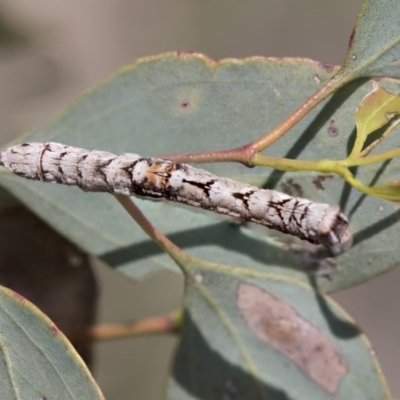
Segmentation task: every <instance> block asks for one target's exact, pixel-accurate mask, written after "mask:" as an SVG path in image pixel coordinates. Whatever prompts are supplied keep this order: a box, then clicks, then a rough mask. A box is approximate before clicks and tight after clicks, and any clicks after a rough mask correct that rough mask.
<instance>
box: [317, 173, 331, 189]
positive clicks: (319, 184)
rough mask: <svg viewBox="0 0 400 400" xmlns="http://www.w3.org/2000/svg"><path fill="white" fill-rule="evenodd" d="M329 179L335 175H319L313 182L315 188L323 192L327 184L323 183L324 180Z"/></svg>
mask: <svg viewBox="0 0 400 400" xmlns="http://www.w3.org/2000/svg"><path fill="white" fill-rule="evenodd" d="M328 179H333V175H318V176H317V177H316V178H315V179H314V180H313V181H312V183H313V184H314V186H315V188H316V189H317V190H319V191H320V192H322V191H323V190H325V186H324V185H323V183H324V181H326V180H328Z"/></svg>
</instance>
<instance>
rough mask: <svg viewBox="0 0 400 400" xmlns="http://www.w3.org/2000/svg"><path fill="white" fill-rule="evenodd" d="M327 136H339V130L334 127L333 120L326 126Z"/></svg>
mask: <svg viewBox="0 0 400 400" xmlns="http://www.w3.org/2000/svg"><path fill="white" fill-rule="evenodd" d="M328 135H329V136H330V137H336V136H338V135H339V128H338V127H337V126H336V123H335V120H334V119H331V120H330V121H329V126H328Z"/></svg>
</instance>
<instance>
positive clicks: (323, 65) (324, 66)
mask: <svg viewBox="0 0 400 400" xmlns="http://www.w3.org/2000/svg"><path fill="white" fill-rule="evenodd" d="M318 65H319V67H320V68H322V69H324V70H325V71H326V72H331V71H332V70H333V69H334V68H335V66H334V65H332V64H328V63H324V62H319V63H318Z"/></svg>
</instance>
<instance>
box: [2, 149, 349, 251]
mask: <svg viewBox="0 0 400 400" xmlns="http://www.w3.org/2000/svg"><path fill="white" fill-rule="evenodd" d="M0 157H1V158H0V165H3V166H4V167H6V168H7V169H9V170H10V171H12V172H13V173H15V174H17V175H19V176H21V177H24V178H27V179H34V180H41V181H44V182H56V183H61V184H65V185H76V186H79V187H80V188H81V189H82V190H85V191H88V192H109V193H113V194H122V195H125V196H131V195H135V196H139V197H142V198H151V199H153V200H154V199H167V200H170V201H175V202H179V203H183V204H187V205H189V206H193V207H201V208H203V209H205V210H210V211H213V212H216V213H219V214H224V215H228V216H231V217H234V218H239V219H241V220H244V221H250V222H254V223H256V224H260V225H264V226H267V227H268V228H272V229H276V230H279V231H282V232H284V233H289V234H291V235H294V236H297V237H299V238H300V239H305V240H307V241H309V242H311V243H320V244H323V245H325V246H327V247H333V246H337V245H340V244H342V243H344V242H345V241H347V240H348V239H349V238H350V233H349V230H348V221H347V218H346V216H345V215H344V214H343V213H342V212H341V210H340V208H339V206H331V205H329V204H323V203H316V202H313V201H310V200H307V199H302V198H298V197H292V196H289V195H287V194H284V193H280V192H277V191H275V190H264V189H259V188H257V187H256V186H251V185H248V184H245V183H240V182H236V181H234V180H231V179H227V178H220V177H218V176H216V175H213V174H211V173H209V172H207V171H205V170H202V169H198V168H194V167H191V166H190V165H186V164H180V163H175V162H172V161H169V160H166V159H162V158H144V157H140V156H139V155H137V154H124V155H120V156H117V155H115V154H112V153H108V152H105V151H97V150H92V151H90V150H84V149H80V148H77V147H71V146H66V145H63V144H59V143H51V142H49V143H23V144H20V145H16V146H12V147H10V148H8V149H6V150H5V151H3V152H2V153H1V154H0Z"/></svg>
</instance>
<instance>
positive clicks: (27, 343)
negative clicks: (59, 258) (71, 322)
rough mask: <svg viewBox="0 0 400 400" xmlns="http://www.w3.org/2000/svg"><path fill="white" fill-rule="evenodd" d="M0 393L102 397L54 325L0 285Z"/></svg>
mask: <svg viewBox="0 0 400 400" xmlns="http://www.w3.org/2000/svg"><path fill="white" fill-rule="evenodd" d="M0 327H1V333H0V354H1V357H0V360H1V361H0V382H1V385H0V398H1V399H2V400H15V399H38V400H39V399H48V400H50V399H57V400H67V399H69V400H81V399H87V400H91V399H103V395H102V394H101V392H100V389H99V388H98V387H97V385H96V383H95V382H94V380H93V378H92V377H91V375H90V372H89V371H88V369H87V368H86V366H85V365H84V363H83V361H82V360H81V358H80V357H79V356H78V354H77V353H76V351H75V350H74V349H73V347H72V346H71V345H70V344H69V342H68V341H67V340H66V339H65V337H64V335H63V334H62V333H61V332H60V331H59V330H58V329H57V327H56V326H55V325H54V324H53V323H52V322H51V321H50V320H49V319H48V318H47V317H46V316H45V315H44V314H42V313H41V312H40V311H39V310H38V309H37V308H36V307H35V306H33V305H32V304H31V303H29V302H28V301H27V300H25V299H24V298H22V297H21V296H19V295H18V294H16V293H14V292H12V291H11V290H8V289H6V288H3V287H0Z"/></svg>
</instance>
